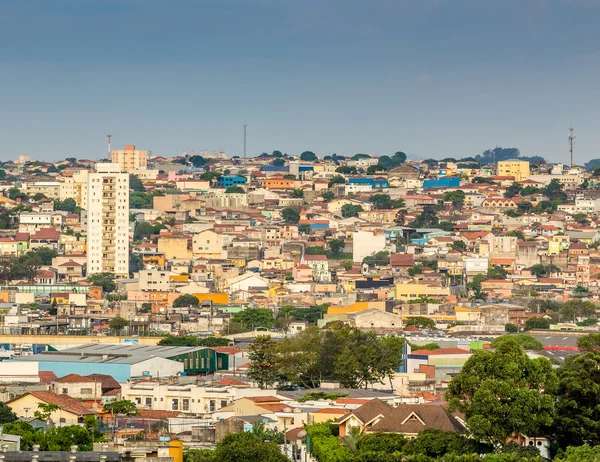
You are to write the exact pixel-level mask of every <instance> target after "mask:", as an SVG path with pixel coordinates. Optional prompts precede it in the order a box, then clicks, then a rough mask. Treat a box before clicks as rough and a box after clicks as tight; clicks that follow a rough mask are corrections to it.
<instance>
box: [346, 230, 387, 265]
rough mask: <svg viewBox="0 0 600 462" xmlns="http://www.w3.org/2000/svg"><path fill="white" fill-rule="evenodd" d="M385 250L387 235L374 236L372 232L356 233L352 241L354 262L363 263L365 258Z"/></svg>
mask: <svg viewBox="0 0 600 462" xmlns="http://www.w3.org/2000/svg"><path fill="white" fill-rule="evenodd" d="M382 250H385V234H383V233H381V234H378V235H374V234H373V232H371V231H355V232H354V236H353V239H352V261H353V262H355V263H361V262H362V261H363V260H364V258H365V257H368V256H369V255H373V254H374V253H376V252H380V251H382Z"/></svg>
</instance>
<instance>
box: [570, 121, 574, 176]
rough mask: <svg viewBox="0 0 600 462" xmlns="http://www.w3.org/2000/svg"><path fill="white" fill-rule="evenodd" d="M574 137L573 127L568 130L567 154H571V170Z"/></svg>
mask: <svg viewBox="0 0 600 462" xmlns="http://www.w3.org/2000/svg"><path fill="white" fill-rule="evenodd" d="M574 140H575V135H573V127H571V128H569V152H570V153H571V168H573V141H574Z"/></svg>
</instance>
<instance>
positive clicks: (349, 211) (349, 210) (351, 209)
mask: <svg viewBox="0 0 600 462" xmlns="http://www.w3.org/2000/svg"><path fill="white" fill-rule="evenodd" d="M362 211H363V208H362V207H361V206H360V205H357V204H344V205H342V209H341V212H342V217H344V218H351V217H356V216H358V214H359V213H360V212H362Z"/></svg>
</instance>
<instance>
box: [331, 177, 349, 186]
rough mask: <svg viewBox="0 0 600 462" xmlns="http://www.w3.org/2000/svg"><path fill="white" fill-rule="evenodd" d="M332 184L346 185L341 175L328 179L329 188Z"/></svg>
mask: <svg viewBox="0 0 600 462" xmlns="http://www.w3.org/2000/svg"><path fill="white" fill-rule="evenodd" d="M334 184H346V179H345V178H344V177H343V176H342V175H335V176H333V177H331V178H330V180H329V187H330V188H331V186H333V185H334Z"/></svg>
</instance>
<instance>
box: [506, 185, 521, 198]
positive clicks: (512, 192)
mask: <svg viewBox="0 0 600 462" xmlns="http://www.w3.org/2000/svg"><path fill="white" fill-rule="evenodd" d="M522 189H523V185H521V183H513V184H511V185H510V186H507V187H506V190H505V192H504V197H506V198H508V199H510V198H512V197H515V196H517V195H519V194H520V193H521V190H522Z"/></svg>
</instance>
